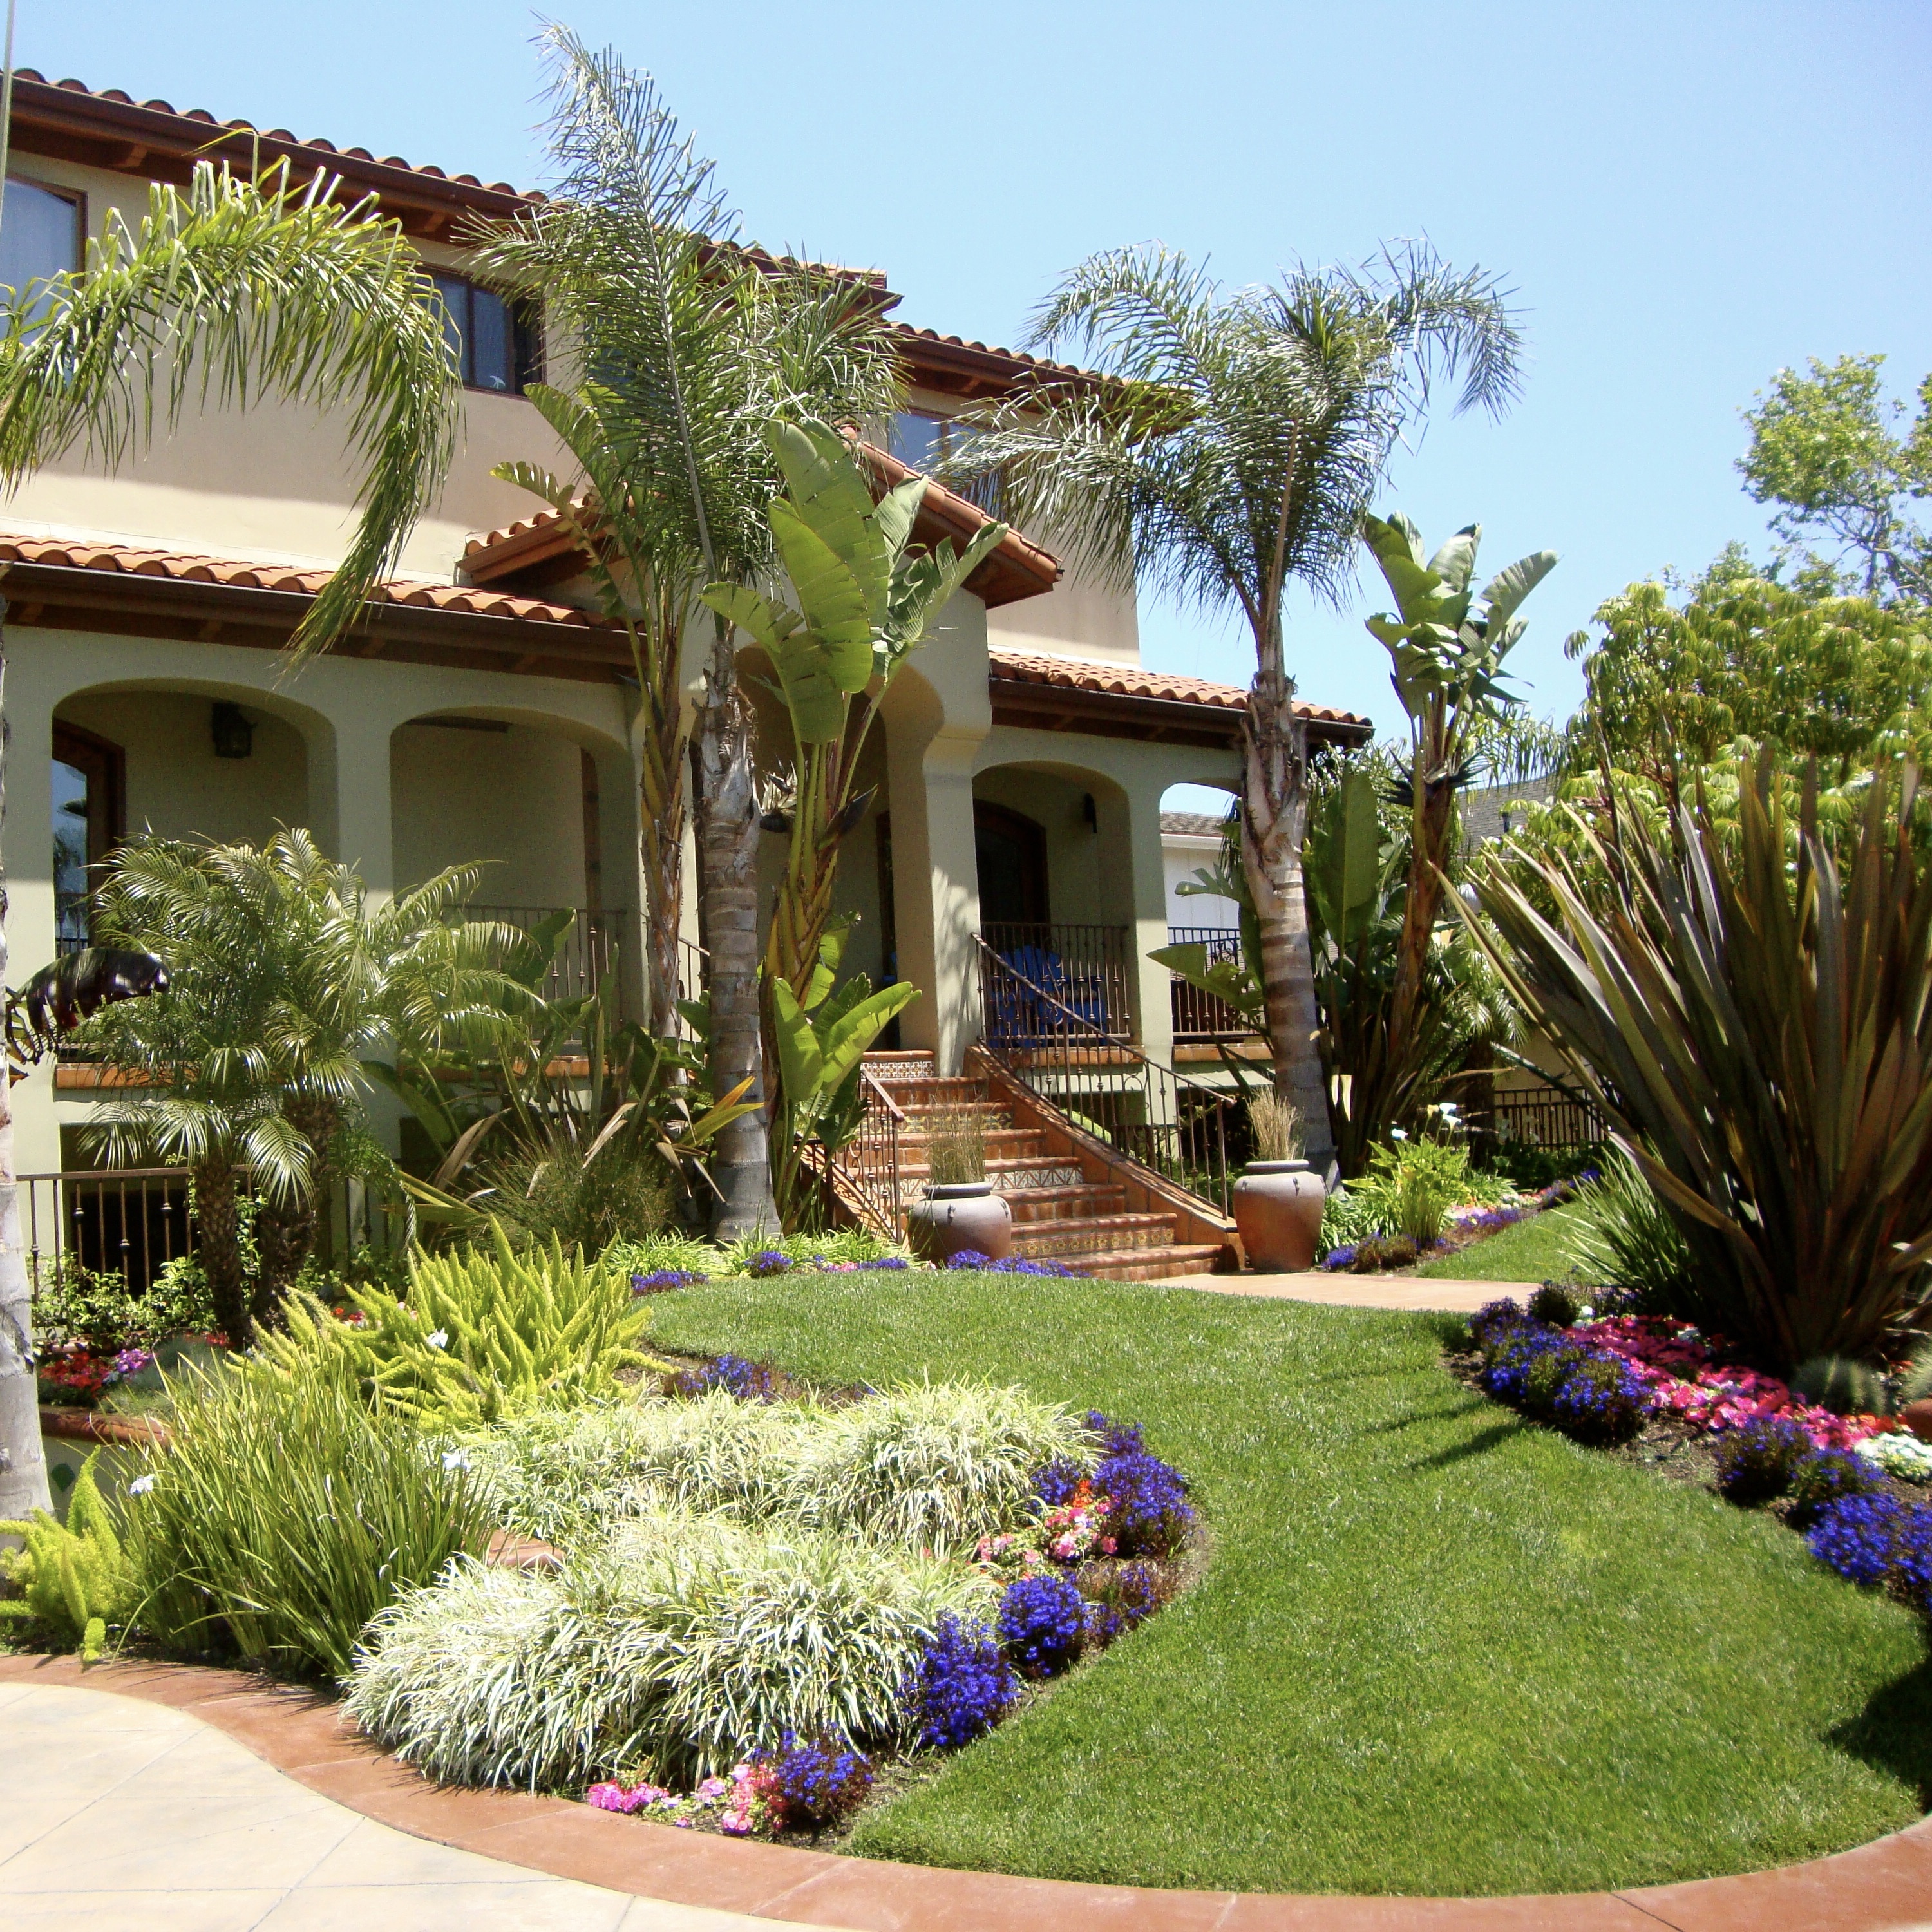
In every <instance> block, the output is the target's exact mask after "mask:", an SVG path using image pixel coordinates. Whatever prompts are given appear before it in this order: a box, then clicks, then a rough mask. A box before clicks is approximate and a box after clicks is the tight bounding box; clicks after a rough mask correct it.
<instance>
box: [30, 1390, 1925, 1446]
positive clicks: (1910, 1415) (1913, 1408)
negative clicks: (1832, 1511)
mask: <svg viewBox="0 0 1932 1932" xmlns="http://www.w3.org/2000/svg"><path fill="white" fill-rule="evenodd" d="M43 1413H44V1411H43ZM1898 1419H1899V1421H1901V1422H1902V1423H1903V1424H1905V1426H1906V1428H1908V1429H1909V1430H1911V1431H1912V1434H1913V1435H1915V1436H1917V1437H1918V1439H1919V1440H1920V1441H1921V1442H1932V1400H1927V1401H1925V1402H1908V1403H1906V1405H1905V1406H1904V1407H1903V1409H1900V1411H1899V1412H1898Z"/></svg>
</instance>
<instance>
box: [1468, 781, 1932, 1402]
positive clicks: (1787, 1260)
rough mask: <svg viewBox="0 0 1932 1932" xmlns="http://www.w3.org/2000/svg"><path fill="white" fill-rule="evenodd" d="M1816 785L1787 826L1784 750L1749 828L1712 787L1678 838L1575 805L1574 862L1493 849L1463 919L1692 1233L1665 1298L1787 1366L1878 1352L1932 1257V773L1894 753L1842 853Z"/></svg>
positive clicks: (1747, 1349) (1751, 785) (1744, 808)
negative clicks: (1931, 790) (1929, 779)
mask: <svg viewBox="0 0 1932 1932" xmlns="http://www.w3.org/2000/svg"><path fill="white" fill-rule="evenodd" d="M1817 794H1818V787H1817V778H1816V775H1815V772H1814V773H1813V774H1811V775H1808V778H1807V779H1806V781H1805V787H1804V793H1803V797H1802V802H1801V804H1800V805H1799V811H1798V812H1797V814H1796V824H1795V825H1794V824H1793V823H1791V820H1790V813H1789V811H1788V809H1787V800H1786V787H1784V784H1782V783H1781V782H1780V775H1779V772H1778V766H1777V763H1776V758H1775V754H1774V752H1773V751H1772V750H1770V749H1769V748H1767V749H1766V750H1765V751H1763V752H1761V753H1760V755H1759V756H1758V757H1757V760H1755V761H1754V763H1753V764H1752V766H1751V767H1750V768H1749V769H1748V772H1747V774H1746V776H1745V782H1744V783H1743V784H1742V787H1740V791H1739V799H1738V820H1737V823H1736V827H1735V829H1734V830H1733V829H1732V828H1730V827H1727V826H1721V825H1720V823H1718V820H1717V818H1716V817H1715V816H1714V814H1713V813H1712V810H1711V808H1710V805H1709V802H1708V800H1707V799H1706V797H1705V796H1704V795H1703V789H1702V786H1701V784H1700V787H1699V790H1698V793H1697V797H1696V799H1695V800H1694V802H1687V803H1685V804H1684V805H1682V806H1680V807H1679V808H1678V809H1677V810H1676V811H1674V812H1673V814H1672V823H1671V825H1670V830H1669V832H1668V834H1667V835H1664V834H1662V833H1660V832H1656V831H1654V830H1653V829H1652V826H1651V824H1650V822H1649V819H1648V818H1647V817H1646V814H1644V813H1643V812H1642V811H1624V812H1618V813H1616V814H1613V817H1612V818H1611V820H1610V821H1609V822H1608V823H1607V824H1606V825H1605V826H1604V827H1603V828H1602V829H1599V828H1598V827H1597V826H1593V825H1592V824H1590V823H1586V822H1584V821H1583V820H1581V819H1580V818H1573V820H1571V823H1570V826H1569V830H1570V832H1571V835H1572V838H1573V843H1574V846H1575V847H1576V851H1577V856H1574V857H1573V856H1570V855H1569V854H1568V853H1562V852H1554V853H1549V854H1547V856H1541V857H1536V858H1532V857H1530V856H1529V855H1527V854H1526V853H1523V852H1522V851H1521V850H1520V849H1516V848H1511V850H1509V851H1506V852H1505V853H1504V854H1503V855H1502V856H1499V857H1498V858H1494V859H1489V860H1487V861H1485V862H1483V863H1481V864H1479V865H1478V868H1477V871H1476V885H1477V892H1478V901H1479V904H1480V907H1481V912H1482V914H1483V916H1482V917H1481V918H1480V919H1472V920H1470V921H1469V922H1467V923H1466V931H1467V932H1468V933H1469V935H1470V937H1471V938H1472V940H1473V941H1475V944H1477V945H1478V946H1479V947H1481V948H1482V950H1484V952H1485V953H1487V955H1488V956H1489V957H1490V962H1491V963H1492V965H1494V967H1495V968H1496V970H1497V971H1498V972H1499V974H1500V975H1501V976H1502V979H1503V980H1504V982H1505V985H1506V986H1508V989H1509V991H1510V992H1511V995H1513V996H1514V999H1515V1001H1516V1002H1517V1004H1518V1005H1519V1006H1520V1007H1521V1008H1522V1009H1523V1012H1524V1013H1525V1015H1526V1016H1527V1018H1528V1019H1529V1022H1531V1023H1532V1025H1534V1026H1535V1028H1536V1029H1537V1030H1538V1031H1540V1032H1541V1034H1543V1035H1544V1037H1546V1038H1547V1039H1549V1040H1551V1041H1553V1042H1554V1043H1556V1045H1557V1046H1559V1047H1560V1048H1561V1049H1563V1051H1564V1052H1565V1054H1566V1055H1567V1056H1568V1058H1569V1060H1570V1061H1571V1064H1572V1066H1573V1067H1574V1068H1575V1070H1576V1073H1577V1078H1578V1079H1579V1081H1580V1082H1581V1083H1582V1085H1583V1086H1584V1088H1586V1090H1587V1091H1588V1092H1589V1095H1590V1097H1591V1098H1592V1100H1594V1101H1595V1103H1596V1104H1597V1106H1598V1107H1599V1108H1600V1109H1601V1110H1602V1111H1603V1112H1604V1115H1605V1116H1606V1117H1607V1118H1608V1120H1609V1121H1610V1123H1611V1124H1612V1126H1613V1129H1614V1130H1615V1133H1616V1139H1617V1141H1618V1142H1619V1145H1620V1146H1621V1147H1622V1148H1623V1150H1624V1151H1625V1153H1626V1154H1628V1156H1629V1157H1631V1159H1632V1160H1634V1161H1635V1162H1636V1163H1637V1166H1639V1167H1640V1169H1642V1171H1643V1178H1644V1179H1645V1180H1646V1181H1647V1182H1648V1183H1649V1185H1650V1186H1651V1187H1652V1189H1654V1190H1655V1192H1656V1193H1657V1195H1658V1197H1659V1198H1660V1199H1661V1202H1662V1203H1663V1205H1664V1208H1665V1209H1666V1211H1667V1212H1668V1213H1669V1214H1670V1217H1671V1220H1673V1223H1675V1224H1676V1228H1677V1230H1678V1232H1679V1234H1680V1235H1682V1238H1683V1240H1684V1242H1685V1246H1686V1247H1687V1248H1688V1250H1689V1252H1690V1254H1691V1259H1692V1262H1693V1263H1694V1266H1693V1267H1692V1268H1691V1270H1690V1271H1688V1274H1687V1276H1686V1277H1685V1282H1684V1299H1683V1301H1682V1304H1680V1305H1679V1306H1678V1307H1676V1308H1674V1309H1673V1310H1672V1311H1671V1312H1673V1313H1679V1314H1682V1315H1685V1316H1689V1317H1690V1318H1691V1319H1693V1320H1694V1321H1695V1322H1697V1324H1698V1325H1699V1326H1700V1327H1701V1328H1704V1329H1705V1330H1706V1331H1711V1332H1719V1333H1722V1334H1725V1335H1727V1336H1729V1337H1730V1338H1731V1339H1732V1340H1733V1343H1735V1344H1736V1346H1737V1347H1738V1348H1739V1349H1740V1350H1741V1351H1742V1353H1743V1355H1744V1356H1745V1359H1746V1360H1747V1361H1750V1362H1751V1363H1752V1364H1754V1365H1755V1366H1756V1367H1759V1368H1761V1369H1765V1370H1770V1371H1772V1372H1773V1373H1780V1374H1783V1373H1789V1371H1790V1370H1791V1369H1792V1368H1793V1367H1795V1366H1796V1364H1799V1363H1800V1362H1803V1361H1808V1360H1809V1359H1810V1358H1812V1357H1814V1356H1817V1355H1842V1356H1846V1357H1848V1358H1853V1359H1870V1358H1875V1357H1876V1355H1878V1354H1879V1352H1880V1351H1881V1350H1882V1347H1883V1346H1884V1344H1885V1341H1886V1340H1887V1338H1888V1337H1889V1336H1891V1334H1894V1332H1895V1331H1896V1330H1897V1328H1898V1327H1899V1326H1900V1324H1901V1322H1903V1319H1905V1317H1906V1316H1907V1315H1908V1314H1909V1313H1910V1311H1911V1310H1912V1307H1914V1305H1915V1304H1916V1302H1917V1301H1918V1297H1919V1293H1920V1289H1919V1283H1920V1281H1921V1277H1922V1275H1923V1273H1924V1268H1925V1265H1926V1263H1927V1261H1928V1260H1932V853H1928V852H1927V850H1926V849H1925V847H1924V844H1923V843H1922V841H1921V840H1920V839H1919V838H1917V837H1916V836H1915V829H1914V828H1915V824H1917V823H1918V822H1919V821H1920V820H1921V819H1922V817H1923V813H1922V810H1921V806H1920V804H1919V799H1918V778H1917V775H1916V774H1915V772H1912V771H1911V770H1909V769H1907V770H1906V771H1904V772H1903V773H1902V774H1901V773H1900V771H1899V769H1898V768H1897V767H1896V766H1893V765H1891V764H1890V763H1880V764H1879V766H1877V767H1876V769H1874V770H1873V774H1872V779H1871V783H1870V786H1869V787H1868V788H1867V793H1866V797H1865V802H1864V808H1863V811H1862V813H1861V816H1860V817H1859V819H1858V823H1857V826H1856V827H1855V830H1854V831H1853V832H1852V834H1851V835H1850V837H1849V839H1848V840H1846V841H1843V843H1844V844H1845V845H1846V847H1847V848H1848V856H1847V860H1846V864H1845V865H1844V866H1843V868H1841V866H1840V865H1838V862H1836V861H1835V859H1834V856H1833V854H1832V849H1831V847H1830V845H1829V844H1828V842H1827V840H1826V836H1825V835H1824V834H1823V832H1821V829H1820V821H1819V813H1818V798H1817ZM1600 880H1609V881H1611V882H1613V889H1610V890H1609V891H1605V890H1604V889H1601V886H1600V885H1599V883H1597V882H1598V881H1600ZM1552 901H1553V903H1554V911H1555V916H1554V917H1553V918H1552V917H1551V916H1550V904H1551V902H1552Z"/></svg>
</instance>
